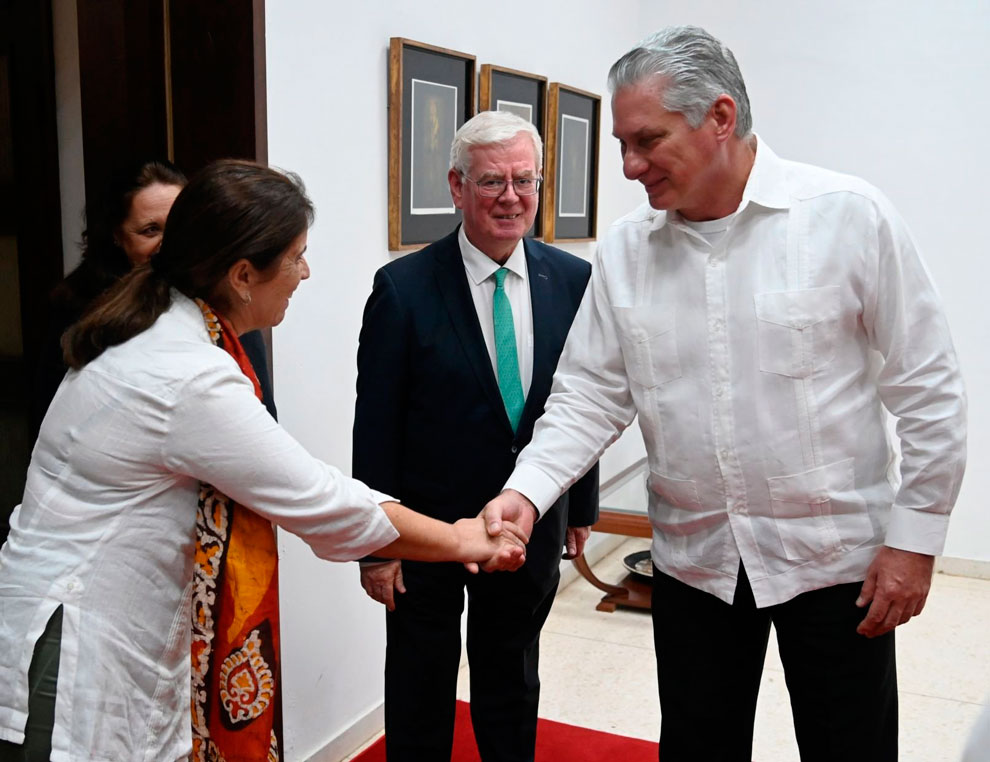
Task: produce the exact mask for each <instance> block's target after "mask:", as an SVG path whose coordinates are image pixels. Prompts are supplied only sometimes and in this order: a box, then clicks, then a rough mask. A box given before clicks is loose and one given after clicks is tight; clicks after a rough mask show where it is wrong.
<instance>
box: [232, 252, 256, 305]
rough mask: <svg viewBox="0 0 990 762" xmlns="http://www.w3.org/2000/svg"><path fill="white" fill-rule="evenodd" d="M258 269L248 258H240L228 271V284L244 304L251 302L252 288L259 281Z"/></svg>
mask: <svg viewBox="0 0 990 762" xmlns="http://www.w3.org/2000/svg"><path fill="white" fill-rule="evenodd" d="M256 276H257V270H255V269H254V265H252V264H251V263H250V262H248V261H247V260H246V259H239V260H237V261H236V262H234V264H233V265H231V267H230V269H229V270H228V271H227V285H228V286H230V289H231V292H232V293H233V294H234V296H235V297H236V298H237V299H238V300H239V301H240V302H241V303H242V304H250V303H251V288H252V287H253V286H254V284H255V283H256V282H257V277H256Z"/></svg>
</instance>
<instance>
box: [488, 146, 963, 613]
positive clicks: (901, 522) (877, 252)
mask: <svg viewBox="0 0 990 762" xmlns="http://www.w3.org/2000/svg"><path fill="white" fill-rule="evenodd" d="M704 232H705V233H710V232H711V231H709V230H705V231H704ZM885 407H886V409H887V410H889V411H890V412H891V413H893V414H894V415H895V416H896V417H897V432H898V434H899V437H900V440H901V452H902V454H903V459H902V462H901V467H900V478H898V474H897V473H896V469H895V468H893V467H892V466H893V464H894V463H895V454H894V449H893V447H892V443H891V442H889V441H888V437H887V431H886V427H885V413H884V408H885ZM965 410H966V402H965V394H964V390H963V385H962V380H961V378H960V374H959V368H958V364H957V361H956V357H955V353H954V350H953V347H952V342H951V339H950V337H949V331H948V327H947V325H946V321H945V319H944V316H943V313H942V308H941V305H940V302H939V298H938V296H937V294H936V291H935V288H934V286H933V285H932V282H931V280H930V279H929V276H928V273H927V271H926V269H925V266H924V264H923V263H922V261H921V259H920V257H919V255H918V253H917V251H916V250H915V247H914V244H913V243H912V241H911V239H910V237H909V235H908V233H907V231H906V229H905V226H904V224H903V222H902V221H901V219H900V218H899V217H898V215H897V213H896V212H895V211H894V209H893V208H892V206H891V205H890V202H889V201H888V200H887V199H886V198H884V196H883V195H882V194H880V193H879V192H878V191H877V190H876V189H875V188H873V187H871V186H869V185H868V184H867V183H865V182H863V181H861V180H858V179H856V178H853V177H848V176H844V175H839V174H836V173H833V172H829V171H826V170H823V169H819V168H816V167H811V166H807V165H802V164H797V163H794V162H789V161H783V160H781V159H779V158H778V157H777V156H775V155H774V154H773V152H772V151H771V150H770V149H769V148H768V147H767V145H766V144H765V143H763V142H759V147H758V150H757V154H756V161H755V164H754V166H753V169H752V172H751V174H750V176H749V179H748V182H747V184H746V189H745V191H744V193H743V198H742V202H741V204H740V206H739V208H738V210H737V212H736V214H735V215H734V216H733V217H732V218H731V219H730V220H728V227H727V229H726V231H725V233H724V234H723V235H721V236H716V237H715V243H714V245H713V244H712V243H710V242H709V241H708V240H706V236H705V235H704V234H699V232H698V231H696V230H693V229H692V226H691V225H689V224H687V223H686V222H685V221H684V220H683V219H682V218H681V217H680V215H679V214H677V213H676V212H672V213H669V214H667V213H664V212H662V211H657V210H654V209H651V208H650V207H649V206H648V205H645V204H644V205H643V206H642V207H640V208H638V209H637V210H635V211H634V212H632V213H631V214H629V215H627V216H625V217H623V218H621V219H620V220H618V221H617V222H616V223H615V224H614V225H612V227H611V228H610V229H609V231H608V234H607V235H606V237H605V239H604V240H603V241H602V243H601V245H600V246H599V249H598V252H597V255H596V259H595V263H594V267H593V269H592V276H591V284H590V286H589V288H588V291H587V293H586V294H585V298H584V302H583V303H582V305H581V308H580V310H579V312H578V314H577V317H576V318H575V320H574V325H573V326H572V328H571V332H570V334H569V336H568V340H567V344H566V345H565V348H564V352H563V355H562V356H561V358H560V362H559V363H558V366H557V373H556V375H555V376H554V384H553V393H552V395H551V397H550V398H549V400H548V402H547V412H546V413H545V414H544V415H543V416H542V417H541V418H540V420H539V421H538V423H537V426H536V430H535V433H534V436H533V440H532V443H531V444H530V445H529V446H528V447H527V448H525V450H523V452H522V454H521V455H520V457H519V461H518V464H517V466H516V470H515V472H514V473H513V475H512V477H511V478H510V479H509V481H508V483H507V484H506V486H507V487H510V488H514V489H517V490H519V491H520V492H522V493H523V494H524V495H526V496H527V497H529V498H530V499H531V500H533V502H534V503H535V504H536V505H537V507H538V509H539V510H541V511H542V510H544V509H545V508H546V507H547V506H548V505H549V504H550V503H551V502H552V501H553V499H554V498H555V497H556V496H557V495H558V494H560V492H561V491H562V490H564V489H566V488H567V487H568V486H569V485H570V484H571V483H572V482H573V481H574V480H575V479H576V478H577V477H578V476H579V475H580V474H581V473H583V471H584V470H585V469H586V468H587V467H588V466H589V465H590V464H591V463H593V462H594V461H595V460H597V458H598V457H599V455H601V452H602V450H603V449H604V448H605V447H606V446H607V445H608V444H610V443H611V442H612V441H614V439H615V438H616V437H617V436H618V434H619V432H621V431H622V430H623V429H624V428H625V427H626V426H628V425H629V424H630V423H631V422H632V420H633V418H634V417H635V416H636V415H637V413H638V415H639V421H640V428H641V430H642V432H643V438H644V442H645V445H646V450H647V454H648V460H649V469H650V476H649V487H650V494H649V513H650V521H651V523H652V525H653V545H652V555H653V561H654V563H655V564H656V565H657V567H658V568H659V569H660V570H661V571H663V572H665V573H667V574H670V575H672V576H674V577H676V578H677V579H679V580H681V581H683V582H685V583H687V584H690V585H692V586H694V587H696V588H699V589H702V590H707V591H708V592H711V593H713V594H714V595H716V596H718V597H719V598H721V599H722V600H725V601H727V602H731V601H732V597H733V594H734V591H735V586H736V577H737V573H738V567H739V561H740V558H741V559H742V562H743V564H744V566H745V568H746V572H747V575H748V576H749V579H750V581H751V583H752V587H753V593H754V596H755V598H756V602H757V605H758V606H761V607H762V606H768V605H772V604H776V603H780V602H783V601H786V600H789V599H790V598H793V597H794V596H796V595H798V594H799V593H802V592H804V591H807V590H812V589H815V588H820V587H824V586H828V585H834V584H839V583H843V582H855V581H859V580H862V579H864V577H865V573H866V569H867V567H868V566H869V563H870V561H871V560H872V558H873V556H874V555H875V553H876V551H877V548H878V546H880V545H884V544H886V545H888V546H890V547H893V548H900V549H903V550H909V551H915V552H918V553H926V554H938V553H940V552H941V550H942V547H943V544H944V541H945V534H946V529H947V524H948V516H949V512H950V510H951V508H952V505H953V503H954V501H955V499H956V496H957V494H958V491H959V485H960V481H961V479H962V474H963V468H964V464H965V436H966V422H965Z"/></svg>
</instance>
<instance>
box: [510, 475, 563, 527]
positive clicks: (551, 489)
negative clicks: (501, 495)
mask: <svg viewBox="0 0 990 762" xmlns="http://www.w3.org/2000/svg"><path fill="white" fill-rule="evenodd" d="M504 489H514V490H516V492H520V493H522V494H523V495H525V496H526V497H527V498H528V499H529V500H530V502H532V503H533V505H535V506H536V512H537V513H539V514H540V516H541V517H542V516H543V514H544V513H545V512H546V511H547V509H548V508H549V507H550V506H552V505H553V504H554V503H556V502H557V498H559V497H560V495H561V493H562V492H563V490H562V489H561V488H560V487H559V486H558V485H557V483H556V482H555V481H554V480H553V479H551V478H550V477H549V476H547V475H546V474H545V473H543V472H542V471H541V470H540V469H538V468H536V467H535V466H530V465H528V464H525V463H523V464H521V465H518V466H516V470H515V471H513V472H512V475H511V476H510V477H509V481H507V482H506V483H505V487H504Z"/></svg>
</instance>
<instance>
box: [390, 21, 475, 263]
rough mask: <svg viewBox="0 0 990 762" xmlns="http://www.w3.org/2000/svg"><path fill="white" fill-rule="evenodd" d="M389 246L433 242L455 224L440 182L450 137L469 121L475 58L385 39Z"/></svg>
mask: <svg viewBox="0 0 990 762" xmlns="http://www.w3.org/2000/svg"><path fill="white" fill-rule="evenodd" d="M388 80H389V87H388V247H389V249H390V250H392V251H398V250H401V249H412V248H416V247H419V246H422V245H423V244H427V243H432V242H433V241H436V240H437V239H439V238H442V237H443V236H445V235H446V234H447V233H449V232H450V231H452V230H453V229H454V228H455V227H456V226H457V224H458V223H459V222H460V221H461V214H460V211H459V210H457V209H455V208H454V204H453V201H452V200H451V198H450V190H449V186H448V184H447V170H448V169H449V168H450V144H451V142H452V140H453V137H454V132H456V131H457V129H458V128H459V127H460V126H461V125H462V124H464V122H465V121H467V120H468V119H470V118H471V117H472V116H474V108H475V106H474V96H475V57H474V56H472V55H468V54H467V53H460V52H458V51H456V50H449V49H447V48H440V47H437V46H435V45H427V44H425V43H422V42H415V41H413V40H407V39H405V38H402V37H393V38H392V39H391V40H390V41H389V77H388Z"/></svg>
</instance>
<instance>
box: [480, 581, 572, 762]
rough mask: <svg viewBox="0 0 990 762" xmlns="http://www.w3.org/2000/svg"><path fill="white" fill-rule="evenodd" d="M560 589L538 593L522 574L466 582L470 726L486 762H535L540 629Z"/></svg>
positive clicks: (553, 587) (553, 588)
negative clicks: (472, 727) (467, 594)
mask: <svg viewBox="0 0 990 762" xmlns="http://www.w3.org/2000/svg"><path fill="white" fill-rule="evenodd" d="M556 590H557V585H556V583H554V584H553V585H552V586H551V588H550V589H549V590H545V591H537V590H536V589H535V588H534V587H533V585H532V582H531V580H529V579H528V577H526V576H524V573H523V572H514V573H513V574H512V575H509V574H508V573H506V572H499V573H496V574H493V575H489V576H487V577H478V578H475V579H472V580H470V581H469V582H468V591H469V596H468V627H467V648H468V662H469V664H470V670H471V721H472V724H473V725H474V736H475V740H476V741H477V743H478V752H479V753H480V755H481V759H482V760H483V762H532V761H533V755H534V751H535V748H536V718H537V711H538V709H539V702H540V675H539V662H540V630H541V629H542V628H543V624H544V623H545V622H546V619H547V616H548V615H549V613H550V607H551V606H552V605H553V599H554V594H555V593H556ZM540 595H542V597H539V596H540ZM534 599H537V600H534Z"/></svg>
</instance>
